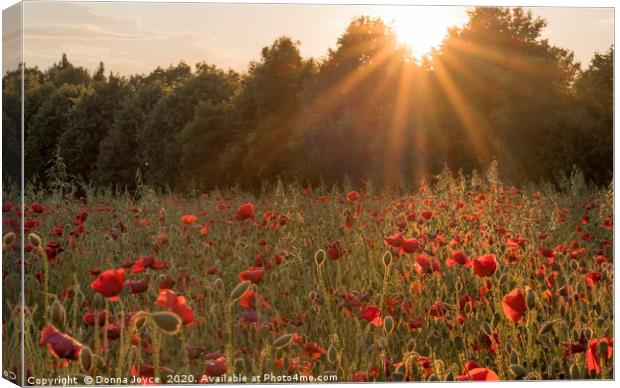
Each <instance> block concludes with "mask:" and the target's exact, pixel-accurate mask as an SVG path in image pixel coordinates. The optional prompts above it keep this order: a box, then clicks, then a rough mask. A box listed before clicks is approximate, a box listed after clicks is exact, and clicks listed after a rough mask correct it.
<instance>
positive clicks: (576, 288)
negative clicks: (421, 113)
mask: <svg viewBox="0 0 620 388" xmlns="http://www.w3.org/2000/svg"><path fill="white" fill-rule="evenodd" d="M4 198H5V200H4V202H3V208H2V211H3V228H4V229H3V230H4V235H3V287H4V290H3V293H4V301H3V312H4V315H3V317H4V318H3V347H4V360H3V363H4V369H5V370H12V371H14V372H15V373H16V374H19V373H20V368H21V364H20V358H19V354H20V346H21V339H20V324H21V323H20V313H21V309H20V304H19V299H18V298H19V291H20V286H21V285H20V280H19V271H20V265H21V262H20V252H19V251H20V247H19V238H18V237H17V234H16V232H17V230H18V226H19V215H20V208H19V202H11V201H8V200H7V198H10V195H8V194H5V197H4ZM26 198H27V201H26V207H25V209H24V215H25V217H24V228H25V252H26V253H25V258H24V267H25V283H24V293H25V306H24V308H23V314H24V328H25V333H24V334H25V340H24V344H23V346H24V351H25V368H24V370H25V376H24V379H25V383H26V384H29V385H32V384H35V383H37V382H38V383H41V380H40V379H44V378H52V377H55V376H73V377H75V378H76V380H75V383H84V381H88V379H89V378H91V379H92V378H98V379H99V380H96V383H98V384H128V383H129V384H133V383H136V384H140V383H153V382H159V383H162V384H197V383H211V382H239V380H238V379H243V378H247V381H248V382H272V383H273V382H288V383H291V382H292V383H295V382H312V381H330V382H373V381H437V380H438V381H446V380H448V381H450V380H457V381H463V380H520V379H527V380H557V379H611V378H613V376H614V375H613V348H614V338H613V323H614V322H613V319H614V317H613V277H614V266H613V252H612V250H613V202H612V201H613V195H612V192H611V190H610V189H607V188H604V187H603V188H596V187H590V186H588V185H585V184H584V183H583V181H582V180H579V179H577V178H576V177H573V179H572V180H570V181H567V183H566V184H565V185H564V186H563V187H562V188H559V189H558V188H554V187H552V186H551V185H548V186H547V185H537V186H534V185H532V186H528V187H522V188H515V187H510V186H507V185H502V184H501V183H499V181H498V180H497V179H496V178H494V177H493V176H492V174H490V175H489V177H480V176H477V175H474V176H473V177H468V178H466V177H463V176H452V175H449V174H444V175H443V176H441V177H440V178H439V179H437V180H436V181H433V182H432V183H428V184H420V185H417V186H416V188H415V190H410V191H409V192H396V191H388V190H382V191H379V190H377V189H373V188H372V187H371V186H370V185H368V186H366V187H358V188H351V187H344V188H327V187H315V188H312V189H310V188H304V187H302V186H298V185H294V184H291V185H284V184H278V185H275V186H273V187H271V188H269V189H264V190H263V191H262V192H261V193H255V194H251V193H249V192H243V191H240V190H235V189H229V190H226V191H212V192H209V193H204V194H196V195H192V196H181V195H173V194H157V193H155V192H153V191H150V190H148V189H143V190H142V191H141V192H140V195H136V196H131V195H127V194H125V195H111V194H109V193H108V194H105V193H95V192H88V191H87V192H86V193H85V195H84V197H82V198H74V197H69V196H62V195H60V194H51V195H50V194H49V193H46V194H44V193H37V192H30V193H27V196H26ZM11 230H13V231H15V233H14V232H11ZM37 379H39V380H37ZM252 379H254V380H252ZM312 379H314V380H312ZM91 381H92V380H91Z"/></svg>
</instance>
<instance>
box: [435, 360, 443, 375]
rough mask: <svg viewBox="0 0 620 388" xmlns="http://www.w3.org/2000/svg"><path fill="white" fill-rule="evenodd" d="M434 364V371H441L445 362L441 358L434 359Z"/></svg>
mask: <svg viewBox="0 0 620 388" xmlns="http://www.w3.org/2000/svg"><path fill="white" fill-rule="evenodd" d="M434 365H435V371H436V372H437V373H441V372H443V369H444V367H445V364H444V363H443V361H442V360H435V362H434Z"/></svg>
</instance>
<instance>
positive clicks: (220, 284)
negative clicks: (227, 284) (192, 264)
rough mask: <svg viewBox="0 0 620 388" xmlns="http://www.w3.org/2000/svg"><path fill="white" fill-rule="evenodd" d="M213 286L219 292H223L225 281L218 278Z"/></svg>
mask: <svg viewBox="0 0 620 388" xmlns="http://www.w3.org/2000/svg"><path fill="white" fill-rule="evenodd" d="M213 285H214V286H215V288H217V289H218V290H221V289H222V288H224V281H223V280H222V279H221V278H217V279H215V281H214V282H213Z"/></svg>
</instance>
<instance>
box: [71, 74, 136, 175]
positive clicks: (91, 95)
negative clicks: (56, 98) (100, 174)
mask: <svg viewBox="0 0 620 388" xmlns="http://www.w3.org/2000/svg"><path fill="white" fill-rule="evenodd" d="M125 83H126V82H125V80H124V79H122V78H119V77H117V76H114V75H111V76H110V77H109V79H108V80H107V81H100V82H93V84H92V85H91V87H89V88H88V89H86V91H85V92H84V93H82V94H81V95H80V97H79V98H78V100H77V101H76V104H75V107H74V109H73V114H72V115H71V122H70V123H69V125H68V126H67V128H66V129H65V131H64V132H63V133H62V136H61V137H60V141H59V147H60V156H61V157H62V159H63V161H64V162H65V164H66V166H67V172H68V173H69V174H70V175H73V176H75V177H79V178H82V179H85V180H87V181H88V180H90V179H92V178H93V176H91V173H93V172H94V171H95V169H96V163H97V158H98V156H99V145H100V143H101V141H102V140H103V139H104V138H105V137H106V136H107V134H108V132H109V131H110V129H111V128H112V126H113V119H114V115H115V113H116V111H117V110H118V109H119V108H120V107H121V103H122V101H123V99H124V96H125V93H126V92H127V89H126V87H125Z"/></svg>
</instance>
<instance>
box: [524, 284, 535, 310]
mask: <svg viewBox="0 0 620 388" xmlns="http://www.w3.org/2000/svg"><path fill="white" fill-rule="evenodd" d="M525 301H526V303H527V308H528V309H530V310H532V309H533V308H535V307H536V294H535V293H534V291H533V290H532V289H531V288H528V290H527V293H526V294H525Z"/></svg>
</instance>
